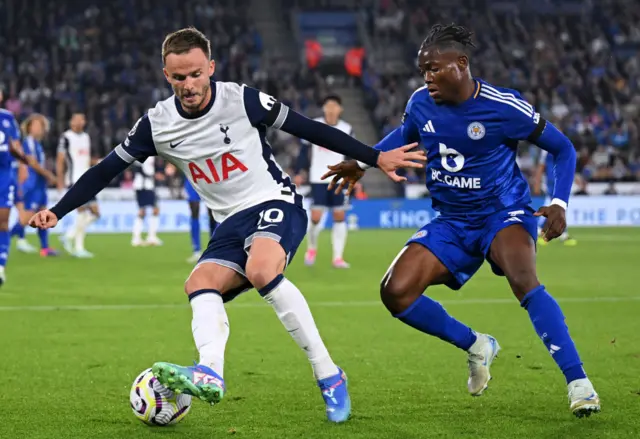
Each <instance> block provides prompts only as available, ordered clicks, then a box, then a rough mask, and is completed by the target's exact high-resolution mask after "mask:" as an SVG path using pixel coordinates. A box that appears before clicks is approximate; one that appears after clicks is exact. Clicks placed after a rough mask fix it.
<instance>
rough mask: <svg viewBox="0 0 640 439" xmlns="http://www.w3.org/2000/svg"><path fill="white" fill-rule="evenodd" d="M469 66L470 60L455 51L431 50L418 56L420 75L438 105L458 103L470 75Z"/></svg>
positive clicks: (421, 52)
mask: <svg viewBox="0 0 640 439" xmlns="http://www.w3.org/2000/svg"><path fill="white" fill-rule="evenodd" d="M468 66H469V59H468V58H467V57H466V56H465V55H461V54H460V52H457V51H455V50H445V51H440V50H438V49H437V48H431V49H427V50H423V51H420V53H419V54H418V67H419V68H420V73H421V74H422V75H423V77H424V82H425V84H426V85H427V89H428V90H429V95H430V96H431V98H432V99H433V100H434V101H435V102H436V103H437V104H440V103H443V102H457V100H458V98H459V95H460V88H461V85H462V83H463V81H464V80H465V78H467V77H468V75H469V74H468V73H467V68H468Z"/></svg>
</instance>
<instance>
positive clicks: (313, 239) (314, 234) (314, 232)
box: [307, 222, 323, 250]
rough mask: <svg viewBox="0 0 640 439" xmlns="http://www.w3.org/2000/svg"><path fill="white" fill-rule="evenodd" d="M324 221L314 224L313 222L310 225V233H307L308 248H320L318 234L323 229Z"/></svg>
mask: <svg viewBox="0 0 640 439" xmlns="http://www.w3.org/2000/svg"><path fill="white" fill-rule="evenodd" d="M322 229H323V227H322V222H319V223H318V224H314V223H313V222H312V223H311V225H310V226H309V233H308V234H307V242H308V244H307V248H308V249H309V250H316V249H317V248H318V236H319V235H320V232H321V231H322Z"/></svg>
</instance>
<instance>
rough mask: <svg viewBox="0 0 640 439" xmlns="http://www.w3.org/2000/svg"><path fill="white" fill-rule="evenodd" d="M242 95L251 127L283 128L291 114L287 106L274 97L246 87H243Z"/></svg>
mask: <svg viewBox="0 0 640 439" xmlns="http://www.w3.org/2000/svg"><path fill="white" fill-rule="evenodd" d="M242 93H243V99H244V109H245V111H246V113H247V117H248V118H249V121H250V122H251V125H253V126H254V127H257V126H258V125H265V126H267V127H273V128H276V129H280V128H281V127H282V125H283V124H284V121H285V120H286V119H287V113H288V112H289V108H288V107H287V106H286V105H282V104H281V103H280V102H278V101H277V100H276V98H274V97H273V96H270V95H268V94H266V93H264V92H261V91H260V90H257V89H255V88H252V87H249V86H246V85H243V86H242Z"/></svg>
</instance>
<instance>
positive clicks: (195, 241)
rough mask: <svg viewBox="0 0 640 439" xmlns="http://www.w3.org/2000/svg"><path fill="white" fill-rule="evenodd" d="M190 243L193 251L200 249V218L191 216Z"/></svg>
mask: <svg viewBox="0 0 640 439" xmlns="http://www.w3.org/2000/svg"><path fill="white" fill-rule="evenodd" d="M191 245H192V246H193V251H194V253H195V252H199V251H200V248H201V247H200V218H191Z"/></svg>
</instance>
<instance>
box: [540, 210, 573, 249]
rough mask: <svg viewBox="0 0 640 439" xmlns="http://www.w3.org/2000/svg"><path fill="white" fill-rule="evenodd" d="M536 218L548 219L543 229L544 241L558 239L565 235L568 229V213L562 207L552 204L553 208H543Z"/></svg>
mask: <svg viewBox="0 0 640 439" xmlns="http://www.w3.org/2000/svg"><path fill="white" fill-rule="evenodd" d="M533 215H534V216H543V217H545V218H546V219H547V221H545V223H544V227H543V228H542V239H544V240H545V241H546V242H549V241H551V240H552V239H556V238H557V237H559V236H560V235H562V234H563V233H564V230H565V229H566V228H567V218H566V212H565V211H564V208H563V207H562V206H558V205H557V204H552V205H551V206H542V207H541V208H540V209H538V211H537V212H536V213H534V214H533Z"/></svg>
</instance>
